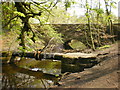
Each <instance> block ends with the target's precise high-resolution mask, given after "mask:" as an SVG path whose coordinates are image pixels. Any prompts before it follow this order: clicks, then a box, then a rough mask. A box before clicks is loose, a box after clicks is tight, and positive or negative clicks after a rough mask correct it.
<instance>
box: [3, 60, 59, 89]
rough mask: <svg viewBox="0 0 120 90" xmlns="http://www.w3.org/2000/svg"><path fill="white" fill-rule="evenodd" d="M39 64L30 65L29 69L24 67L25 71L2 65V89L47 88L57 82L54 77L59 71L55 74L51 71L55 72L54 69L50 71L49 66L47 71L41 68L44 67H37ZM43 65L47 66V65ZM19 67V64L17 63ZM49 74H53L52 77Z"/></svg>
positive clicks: (56, 78)
mask: <svg viewBox="0 0 120 90" xmlns="http://www.w3.org/2000/svg"><path fill="white" fill-rule="evenodd" d="M44 63H45V62H44ZM34 64H35V63H34ZM39 64H40V63H36V65H35V66H34V65H32V66H31V68H30V69H29V66H26V67H27V69H26V68H23V67H22V68H21V67H18V66H17V67H16V66H14V65H3V66H2V89H3V90H5V89H6V88H49V87H50V86H51V85H53V84H54V83H56V82H57V81H58V77H57V76H56V74H58V73H59V72H60V70H58V72H56V73H55V72H53V71H54V70H55V71H56V70H57V69H56V68H55V69H53V70H50V69H51V68H50V67H49V66H50V65H48V66H47V67H49V68H50V69H47V68H44V67H43V66H44V65H43V66H39ZM45 64H46V65H47V63H45ZM19 65H21V64H20V63H19ZM24 65H25V64H24ZM24 65H23V66H24ZM51 65H53V64H51ZM37 66H39V67H37ZM36 67H37V68H36ZM40 67H41V68H40ZM50 73H53V74H54V75H53V74H50Z"/></svg>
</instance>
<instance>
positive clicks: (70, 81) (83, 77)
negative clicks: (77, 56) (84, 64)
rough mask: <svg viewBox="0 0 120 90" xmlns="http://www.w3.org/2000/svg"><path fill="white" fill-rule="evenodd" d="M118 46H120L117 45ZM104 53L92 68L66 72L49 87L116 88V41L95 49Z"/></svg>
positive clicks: (117, 54) (117, 72) (117, 53)
mask: <svg viewBox="0 0 120 90" xmlns="http://www.w3.org/2000/svg"><path fill="white" fill-rule="evenodd" d="M119 47H120V46H119ZM98 52H99V53H100V52H101V54H102V53H103V52H104V53H105V52H106V54H105V55H103V56H100V57H98V58H99V59H104V60H103V61H102V62H100V63H99V64H97V65H95V66H93V67H92V68H88V69H85V70H84V71H83V72H78V73H67V74H66V75H64V76H63V77H62V79H61V80H60V81H59V83H58V85H55V86H52V87H51V88H118V86H119V85H118V84H119V82H118V77H119V75H120V71H119V70H118V58H119V57H120V56H119V55H120V53H119V52H118V43H116V44H113V45H111V47H110V48H107V49H104V50H103V51H99V50H98V51H95V53H98Z"/></svg>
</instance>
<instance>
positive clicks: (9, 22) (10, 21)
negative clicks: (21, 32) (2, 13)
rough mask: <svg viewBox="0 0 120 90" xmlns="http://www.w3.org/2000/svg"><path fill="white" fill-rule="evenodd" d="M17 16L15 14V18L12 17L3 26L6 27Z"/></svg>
mask: <svg viewBox="0 0 120 90" xmlns="http://www.w3.org/2000/svg"><path fill="white" fill-rule="evenodd" d="M16 17H18V15H17V16H15V17H13V18H11V19H10V20H9V21H8V22H7V23H6V24H5V25H4V26H3V27H2V28H5V27H6V26H7V25H8V24H9V23H10V22H11V21H12V20H13V19H15V18H16Z"/></svg>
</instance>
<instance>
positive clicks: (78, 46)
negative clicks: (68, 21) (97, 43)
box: [69, 40, 87, 50]
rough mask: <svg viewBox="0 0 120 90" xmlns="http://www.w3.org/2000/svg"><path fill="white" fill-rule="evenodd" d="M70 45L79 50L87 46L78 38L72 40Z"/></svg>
mask: <svg viewBox="0 0 120 90" xmlns="http://www.w3.org/2000/svg"><path fill="white" fill-rule="evenodd" d="M69 45H70V46H71V47H72V48H73V49H78V50H84V49H86V48H87V47H86V46H85V45H84V44H83V43H82V42H80V41H78V40H72V41H71V43H69Z"/></svg>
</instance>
